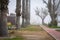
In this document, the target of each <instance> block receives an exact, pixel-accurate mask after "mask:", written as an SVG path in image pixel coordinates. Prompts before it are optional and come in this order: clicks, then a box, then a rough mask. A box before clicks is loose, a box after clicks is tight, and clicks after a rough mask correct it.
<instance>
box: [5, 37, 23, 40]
mask: <svg viewBox="0 0 60 40" xmlns="http://www.w3.org/2000/svg"><path fill="white" fill-rule="evenodd" d="M4 40H24V39H23V38H22V37H16V38H11V39H9V38H8V39H4Z"/></svg>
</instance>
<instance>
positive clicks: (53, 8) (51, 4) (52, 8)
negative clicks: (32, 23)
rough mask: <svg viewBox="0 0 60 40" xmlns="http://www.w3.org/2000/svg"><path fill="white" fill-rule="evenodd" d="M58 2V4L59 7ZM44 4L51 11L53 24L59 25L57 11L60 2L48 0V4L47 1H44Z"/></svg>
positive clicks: (58, 0) (59, 0)
mask: <svg viewBox="0 0 60 40" xmlns="http://www.w3.org/2000/svg"><path fill="white" fill-rule="evenodd" d="M56 1H57V2H58V3H57V5H56ZM43 2H44V3H45V4H46V5H47V8H48V10H49V13H50V17H51V19H52V21H51V24H52V25H57V20H56V17H57V10H58V8H59V5H60V0H48V3H47V2H46V1H45V0H43Z"/></svg>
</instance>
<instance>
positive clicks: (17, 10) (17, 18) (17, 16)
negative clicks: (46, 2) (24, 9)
mask: <svg viewBox="0 0 60 40" xmlns="http://www.w3.org/2000/svg"><path fill="white" fill-rule="evenodd" d="M20 16H21V0H16V29H20Z"/></svg>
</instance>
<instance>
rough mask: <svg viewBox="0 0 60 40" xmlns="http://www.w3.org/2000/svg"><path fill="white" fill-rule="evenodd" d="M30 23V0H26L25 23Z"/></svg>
mask: <svg viewBox="0 0 60 40" xmlns="http://www.w3.org/2000/svg"><path fill="white" fill-rule="evenodd" d="M29 24H30V0H26V25H29Z"/></svg>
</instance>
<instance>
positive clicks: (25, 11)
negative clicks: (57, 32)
mask: <svg viewBox="0 0 60 40" xmlns="http://www.w3.org/2000/svg"><path fill="white" fill-rule="evenodd" d="M8 4H9V0H0V37H7V36H8V28H7V14H8V13H9V12H8ZM21 15H22V27H23V26H25V25H29V24H30V0H16V29H19V28H20V16H21ZM24 20H26V24H25V22H24Z"/></svg>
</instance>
